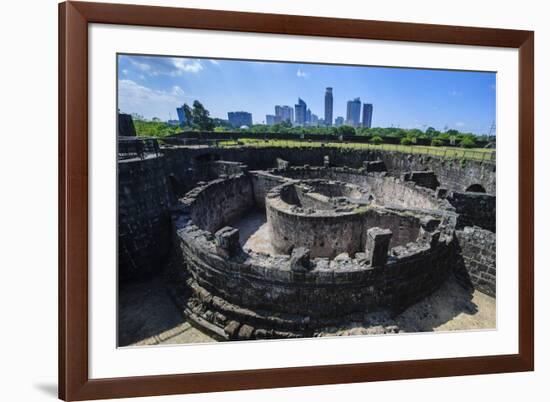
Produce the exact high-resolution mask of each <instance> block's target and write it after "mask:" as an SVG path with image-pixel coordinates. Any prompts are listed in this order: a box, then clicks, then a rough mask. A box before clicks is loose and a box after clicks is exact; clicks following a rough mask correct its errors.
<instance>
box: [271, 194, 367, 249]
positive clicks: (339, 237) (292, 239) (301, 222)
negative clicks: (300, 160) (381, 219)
mask: <svg viewBox="0 0 550 402" xmlns="http://www.w3.org/2000/svg"><path fill="white" fill-rule="evenodd" d="M291 192H294V194H293V195H292V194H288V193H291ZM291 196H294V197H297V198H298V195H297V194H296V190H295V186H294V185H293V184H292V183H288V184H283V185H281V186H279V187H275V188H274V189H272V190H271V191H270V192H269V193H268V195H267V199H266V214H267V222H268V226H269V230H270V234H271V235H270V237H271V243H272V245H273V247H274V249H275V250H276V251H277V252H279V253H283V254H290V252H291V251H292V249H293V248H294V247H298V246H301V247H307V248H308V249H310V250H311V255H312V256H315V257H329V258H334V257H335V256H336V255H338V254H340V253H344V252H345V253H348V254H349V255H354V254H355V253H356V252H359V251H363V252H364V244H363V241H364V239H363V232H364V229H365V216H366V212H367V210H366V208H364V207H363V208H362V207H353V208H350V209H349V210H348V211H345V212H344V211H341V212H337V211H334V210H326V209H322V210H319V209H316V210H312V211H311V212H308V209H309V206H312V205H313V204H316V202H315V201H313V200H308V204H307V205H308V206H304V208H305V209H303V208H299V207H297V206H296V205H289V204H288V201H289V200H288V198H289V197H291ZM302 198H304V199H305V198H306V197H302ZM285 200H286V202H285ZM310 203H311V204H310ZM317 203H319V202H317ZM317 206H319V205H317ZM322 207H323V208H324V205H323V206H322Z"/></svg>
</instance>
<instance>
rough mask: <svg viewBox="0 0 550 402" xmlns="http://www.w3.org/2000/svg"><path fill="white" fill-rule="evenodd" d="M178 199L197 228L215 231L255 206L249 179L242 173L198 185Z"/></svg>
mask: <svg viewBox="0 0 550 402" xmlns="http://www.w3.org/2000/svg"><path fill="white" fill-rule="evenodd" d="M181 202H182V203H183V205H185V206H186V207H189V208H190V211H191V215H190V216H191V219H192V220H193V222H194V223H195V224H196V225H197V226H198V227H200V228H201V229H204V230H208V231H210V232H214V231H216V230H218V229H219V228H221V227H222V226H224V225H225V224H227V223H228V222H230V221H231V220H233V219H235V218H236V217H238V216H240V215H242V214H243V213H244V212H246V211H249V210H250V209H251V208H253V207H254V192H253V190H252V182H251V180H250V177H249V176H248V175H244V174H241V175H237V176H231V177H230V178H227V179H216V180H213V181H211V182H208V183H204V184H202V185H199V186H197V187H196V188H194V189H193V190H192V191H190V192H189V193H187V194H186V196H185V197H184V198H183V199H182V200H181Z"/></svg>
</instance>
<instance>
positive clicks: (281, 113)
mask: <svg viewBox="0 0 550 402" xmlns="http://www.w3.org/2000/svg"><path fill="white" fill-rule="evenodd" d="M275 116H276V117H278V118H279V119H280V120H279V121H278V123H281V122H283V121H286V122H288V123H293V122H294V109H293V108H291V107H290V106H279V105H277V106H275Z"/></svg>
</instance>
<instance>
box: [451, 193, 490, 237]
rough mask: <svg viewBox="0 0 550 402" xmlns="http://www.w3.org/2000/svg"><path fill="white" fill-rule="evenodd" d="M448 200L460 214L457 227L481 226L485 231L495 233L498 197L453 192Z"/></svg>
mask: <svg viewBox="0 0 550 402" xmlns="http://www.w3.org/2000/svg"><path fill="white" fill-rule="evenodd" d="M447 200H448V201H449V202H450V203H451V205H452V206H453V207H455V209H456V212H457V213H458V214H459V217H458V222H457V226H458V227H459V228H463V227H465V226H479V227H481V228H483V229H486V230H490V231H491V232H494V231H495V229H496V228H495V226H496V197H495V196H493V195H490V194H483V193H463V192H458V191H452V192H451V193H449V194H448V195H447Z"/></svg>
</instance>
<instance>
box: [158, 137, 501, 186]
mask: <svg viewBox="0 0 550 402" xmlns="http://www.w3.org/2000/svg"><path fill="white" fill-rule="evenodd" d="M163 152H164V153H165V155H166V156H167V161H169V164H170V165H171V166H172V168H171V172H173V173H175V174H178V175H179V174H183V173H184V172H185V171H186V169H187V168H189V167H190V166H191V165H192V164H194V163H196V161H197V158H201V157H204V156H210V157H211V158H217V159H218V160H226V161H238V162H242V163H244V164H246V165H247V166H248V167H249V168H250V169H251V170H260V169H270V168H274V167H276V159H277V158H280V159H284V160H286V161H288V162H289V163H290V164H291V165H297V166H302V165H311V166H323V161H324V157H325V156H328V157H329V159H330V164H331V165H333V166H348V167H352V168H356V169H358V168H361V167H363V162H364V161H379V160H381V161H383V162H384V164H385V165H386V168H387V169H388V171H389V172H390V173H392V174H393V175H394V176H396V177H399V176H400V174H401V173H403V172H410V171H422V170H431V171H433V172H434V173H435V174H436V175H437V178H438V180H439V182H440V184H441V186H443V187H445V188H448V189H449V190H456V191H465V190H466V189H467V188H468V187H469V186H471V185H473V184H480V185H481V186H482V187H483V188H484V189H485V191H486V192H487V193H488V194H493V195H494V194H495V190H496V173H495V165H494V164H492V163H486V162H477V161H471V160H449V159H443V158H439V157H434V156H427V155H411V154H406V153H400V152H389V151H378V150H369V149H346V148H336V147H310V148H307V147H303V148H282V147H258V148H247V147H235V148H186V147H172V148H165V149H163ZM185 179H187V180H189V179H188V178H185ZM191 181H192V180H190V182H191ZM190 184H191V183H190ZM190 188H192V185H190V187H189V189H190Z"/></svg>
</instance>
